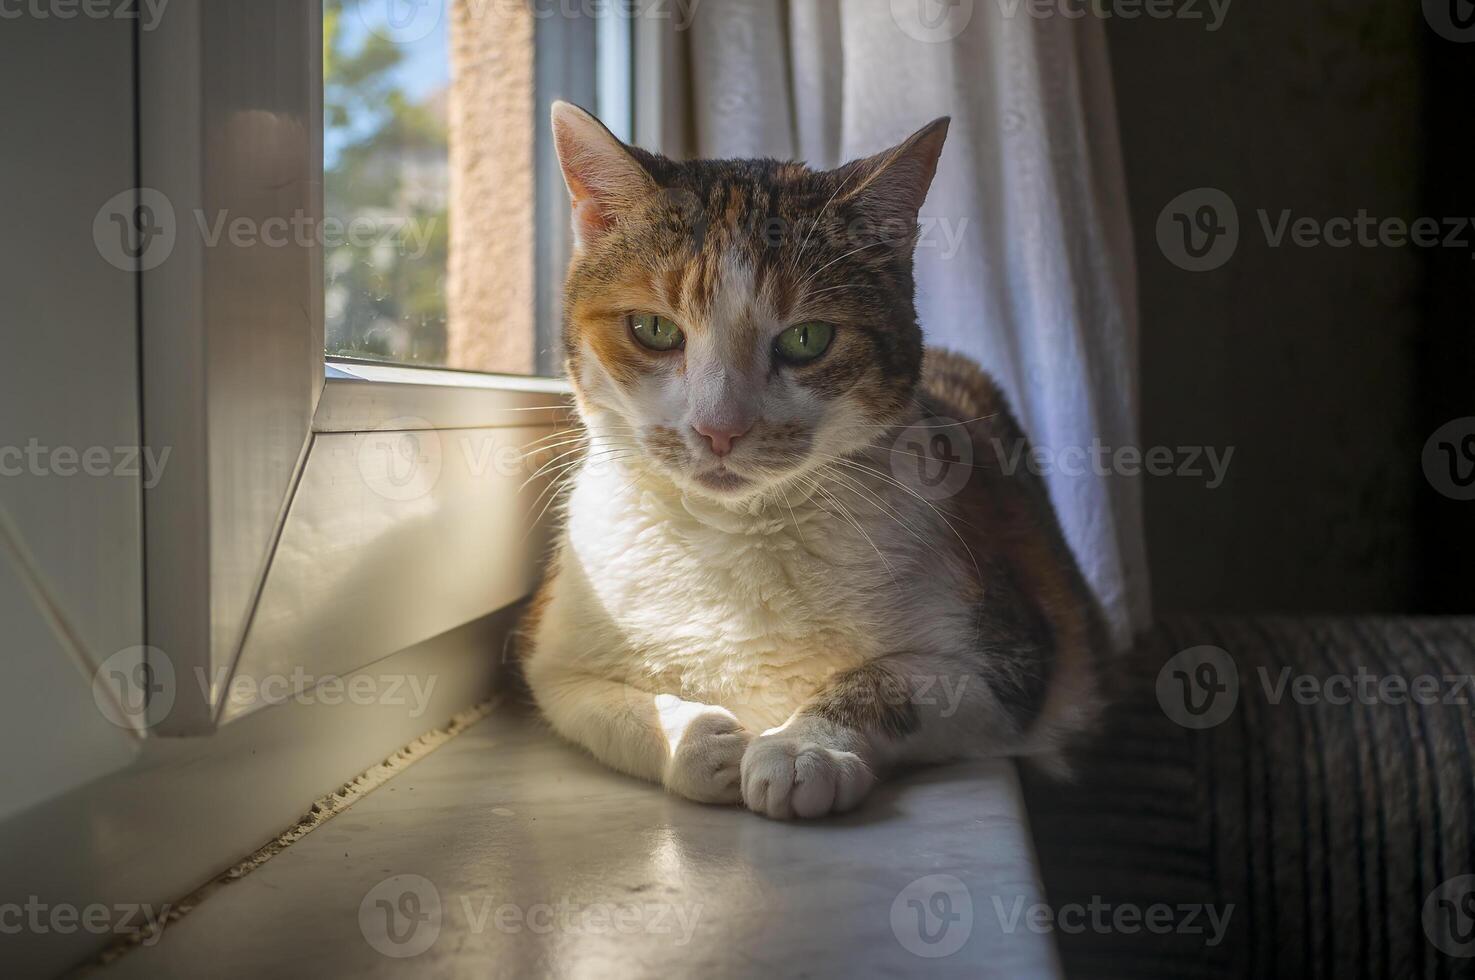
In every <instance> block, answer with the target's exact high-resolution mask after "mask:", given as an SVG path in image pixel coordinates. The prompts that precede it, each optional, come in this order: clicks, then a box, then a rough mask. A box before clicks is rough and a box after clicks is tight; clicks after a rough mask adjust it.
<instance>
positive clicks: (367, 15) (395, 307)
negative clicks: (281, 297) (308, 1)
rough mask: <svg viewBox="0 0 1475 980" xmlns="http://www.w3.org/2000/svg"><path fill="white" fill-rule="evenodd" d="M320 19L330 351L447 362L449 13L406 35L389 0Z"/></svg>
mask: <svg viewBox="0 0 1475 980" xmlns="http://www.w3.org/2000/svg"><path fill="white" fill-rule="evenodd" d="M431 2H432V3H434V2H437V0H431ZM323 13H324V23H323V32H324V37H323V48H324V51H323V63H324V64H323V67H324V131H323V171H324V184H325V186H324V190H325V211H326V219H327V220H326V222H325V230H324V266H325V269H324V273H325V294H324V299H325V305H326V314H327V316H326V328H327V329H326V333H327V345H326V346H327V352H328V353H329V354H338V355H350V356H356V357H369V358H375V359H381V360H390V361H397V362H401V363H407V364H423V365H438V364H444V363H445V360H446V347H447V343H446V268H447V258H448V242H449V238H448V235H449V228H448V223H449V213H448V207H449V177H450V166H449V159H448V135H447V106H448V96H449V84H450V51H449V47H448V35H447V23H446V16H445V15H444V12H443V11H442V16H440V17H438V18H436V19H435V22H434V24H433V25H432V24H425V25H424V26H423V27H421V28H419V29H417V30H416V31H415V32H414V36H405V34H404V32H402V31H396V30H395V29H394V27H393V25H392V24H390V23H389V21H388V19H387V18H388V16H389V13H390V4H389V3H387V2H386V0H325V2H324V5H323ZM422 35H423V36H422Z"/></svg>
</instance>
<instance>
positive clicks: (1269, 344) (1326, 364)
mask: <svg viewBox="0 0 1475 980" xmlns="http://www.w3.org/2000/svg"><path fill="white" fill-rule="evenodd" d="M1195 6H1196V9H1198V10H1200V11H1207V7H1206V6H1205V5H1202V4H1200V5H1195ZM1207 26H1208V22H1207V21H1204V20H1187V19H1182V18H1170V19H1159V20H1153V19H1147V18H1141V19H1137V20H1130V21H1128V20H1121V19H1113V20H1111V21H1110V22H1109V23H1108V36H1109V39H1110V43H1111V56H1112V61H1113V69H1114V74H1115V78H1116V86H1117V101H1118V105H1119V107H1120V116H1121V123H1122V129H1123V137H1124V145H1125V156H1126V170H1127V178H1128V187H1129V194H1130V197H1131V207H1132V216H1133V222H1134V225H1135V229H1136V236H1137V244H1136V248H1137V258H1138V267H1139V272H1140V277H1141V286H1142V294H1141V302H1142V365H1143V392H1142V405H1143V438H1144V441H1145V444H1147V445H1159V444H1166V445H1171V446H1179V445H1184V446H1187V445H1193V446H1203V445H1213V446H1218V447H1231V446H1232V447H1233V448H1234V452H1235V454H1234V456H1233V458H1232V461H1231V464H1230V468H1229V471H1228V478H1227V479H1226V480H1225V482H1224V484H1223V486H1222V487H1220V488H1218V489H1213V490H1210V489H1207V488H1206V487H1205V486H1204V483H1203V481H1202V480H1196V479H1191V478H1183V477H1160V478H1151V479H1149V480H1148V482H1147V486H1146V488H1145V504H1146V517H1147V532H1148V547H1149V554H1150V560H1151V563H1152V573H1153V580H1154V596H1155V600H1156V605H1157V607H1158V610H1159V611H1160V612H1171V611H1174V610H1190V609H1191V610H1210V611H1251V610H1254V611H1264V610H1324V611H1346V612H1351V611H1370V610H1402V609H1409V608H1417V607H1419V605H1420V603H1419V597H1418V596H1417V595H1416V594H1415V591H1414V585H1415V581H1416V578H1415V576H1416V574H1417V571H1418V567H1419V562H1420V555H1419V550H1420V547H1421V546H1420V543H1419V539H1418V537H1417V534H1416V519H1415V515H1416V511H1417V509H1418V507H1419V505H1420V501H1421V499H1422V498H1423V497H1425V496H1426V495H1427V493H1428V487H1427V486H1426V485H1424V483H1423V480H1422V475H1421V469H1420V452H1421V449H1422V447H1423V444H1424V441H1425V438H1426V436H1427V434H1428V432H1427V430H1425V429H1424V428H1422V426H1423V425H1424V420H1423V419H1422V418H1421V417H1420V414H1419V409H1418V406H1417V403H1416V390H1417V387H1418V384H1419V375H1418V371H1419V367H1420V360H1419V355H1418V346H1419V343H1420V338H1421V336H1422V335H1423V330H1424V324H1423V317H1424V300H1423V295H1422V288H1423V283H1424V266H1423V263H1424V262H1425V261H1427V258H1426V257H1425V256H1421V255H1419V254H1416V251H1417V250H1415V249H1411V248H1407V247H1404V248H1387V247H1373V248H1368V247H1358V246H1352V247H1346V248H1332V247H1329V246H1327V245H1321V246H1320V247H1311V248H1303V247H1296V246H1293V245H1291V244H1289V243H1285V244H1282V245H1281V246H1279V247H1275V246H1273V245H1272V244H1270V242H1269V240H1268V239H1267V236H1266V234H1265V232H1264V231H1263V229H1262V222H1261V218H1260V215H1259V214H1258V213H1257V212H1258V211H1260V210H1261V209H1263V210H1264V211H1266V212H1267V213H1268V220H1269V221H1270V222H1271V224H1272V225H1274V224H1275V223H1277V222H1278V221H1279V217H1280V212H1281V211H1282V210H1284V209H1290V211H1291V212H1292V215H1293V216H1294V217H1301V216H1310V217H1313V218H1316V219H1318V220H1325V219H1328V218H1332V217H1336V216H1346V217H1348V218H1351V217H1355V216H1356V215H1357V213H1358V211H1359V209H1364V210H1366V212H1367V213H1368V214H1369V215H1372V216H1377V217H1401V218H1409V217H1413V216H1415V215H1417V214H1420V213H1422V212H1421V211H1420V207H1421V205H1422V203H1423V202H1422V200H1421V190H1420V187H1421V183H1420V182H1421V177H1422V176H1423V167H1424V159H1423V156H1424V151H1423V149H1422V147H1423V144H1424V142H1425V141H1424V134H1423V132H1422V131H1421V112H1420V109H1421V105H1422V99H1423V91H1422V79H1421V72H1422V65H1421V51H1422V46H1423V45H1424V44H1425V43H1426V41H1427V34H1428V28H1427V27H1426V25H1424V23H1423V22H1422V20H1421V19H1420V17H1419V12H1418V7H1417V5H1413V6H1410V7H1407V9H1405V6H1404V5H1393V4H1385V5H1371V4H1362V5H1354V4H1346V3H1335V4H1331V5H1324V4H1310V3H1296V4H1270V5H1266V4H1232V5H1231V6H1229V7H1228V9H1227V12H1226V13H1225V15H1224V17H1223V20H1222V23H1221V25H1220V26H1219V29H1218V30H1214V31H1210V30H1208V29H1206V28H1207ZM1203 187H1209V188H1217V189H1219V190H1222V191H1223V192H1224V193H1225V194H1227V195H1228V197H1229V198H1230V199H1231V200H1232V201H1233V203H1234V205H1235V209H1236V211H1237V213H1238V219H1239V228H1240V237H1239V243H1238V246H1237V248H1236V249H1235V251H1234V252H1233V254H1232V256H1231V257H1230V258H1229V259H1228V261H1226V262H1225V263H1224V264H1223V265H1221V266H1219V267H1218V268H1215V269H1213V270H1211V271H1204V272H1189V271H1184V270H1183V269H1181V268H1179V267H1177V266H1176V265H1174V264H1173V263H1172V262H1171V261H1169V259H1168V257H1167V256H1166V254H1165V252H1164V251H1163V249H1162V248H1161V247H1160V245H1159V241H1158V236H1157V233H1156V226H1157V224H1158V220H1159V215H1160V214H1161V213H1162V212H1163V210H1164V208H1165V206H1167V205H1168V204H1169V202H1170V201H1172V200H1173V198H1175V197H1176V196H1177V195H1179V194H1181V193H1183V192H1185V191H1189V190H1191V189H1195V188H1203ZM1466 268H1467V269H1468V263H1466ZM1466 377H1467V378H1468V375H1466Z"/></svg>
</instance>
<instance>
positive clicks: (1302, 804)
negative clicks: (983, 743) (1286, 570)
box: [1025, 618, 1475, 980]
mask: <svg viewBox="0 0 1475 980" xmlns="http://www.w3.org/2000/svg"><path fill="white" fill-rule="evenodd" d="M1205 645H1208V646H1213V647H1219V648H1222V649H1223V650H1224V651H1227V652H1228V654H1229V656H1230V657H1231V658H1232V660H1233V664H1234V668H1235V671H1237V675H1238V682H1237V694H1238V700H1237V702H1235V703H1234V707H1233V709H1232V711H1230V712H1229V713H1228V715H1227V717H1224V718H1223V720H1222V721H1219V723H1218V724H1216V725H1213V726H1212V727H1205V728H1199V729H1191V728H1188V727H1184V726H1183V725H1180V724H1178V723H1175V722H1174V721H1172V720H1171V719H1170V717H1169V711H1168V710H1165V708H1164V703H1165V702H1169V708H1170V709H1172V710H1173V711H1174V712H1175V713H1178V714H1179V715H1180V717H1182V715H1181V710H1180V709H1181V706H1182V702H1181V701H1180V702H1179V703H1178V705H1176V706H1174V705H1173V704H1171V703H1170V702H1172V701H1173V699H1174V698H1179V697H1182V696H1184V695H1183V694H1182V691H1183V684H1184V683H1185V682H1184V680H1183V678H1182V677H1179V676H1166V677H1165V679H1164V682H1163V684H1161V685H1160V683H1159V679H1160V674H1164V673H1166V674H1167V675H1171V674H1173V672H1174V670H1175V669H1176V668H1181V667H1182V664H1181V663H1180V662H1177V661H1175V664H1169V660H1170V658H1173V657H1174V656H1175V655H1176V654H1179V653H1180V652H1182V651H1188V650H1191V649H1194V648H1199V647H1201V646H1205ZM1201 656H1202V654H1201V653H1193V654H1191V655H1189V657H1188V659H1189V660H1190V661H1192V660H1193V659H1194V658H1198V657H1201ZM1180 660H1181V658H1180ZM1226 663H1227V661H1226ZM1175 665H1176V668H1175ZM1165 666H1166V668H1167V669H1166V671H1165ZM1191 666H1192V665H1191V664H1190V665H1189V668H1190V669H1189V672H1188V674H1187V675H1186V676H1188V677H1190V678H1193V677H1194V676H1197V675H1194V674H1193V673H1192V669H1191ZM1287 668H1289V670H1287ZM1226 673H1227V671H1226ZM1359 673H1361V675H1362V676H1361V677H1359ZM1472 675H1475V620H1468V619H1405V618H1396V619H1395V618H1383V619H1331V618H1325V619H1291V618H1180V619H1176V620H1171V621H1169V622H1167V623H1165V624H1164V625H1163V626H1162V627H1160V628H1159V629H1158V630H1157V632H1156V633H1154V634H1153V635H1152V636H1151V637H1150V638H1148V639H1147V640H1146V641H1145V642H1144V643H1142V644H1141V645H1140V646H1139V648H1138V650H1137V651H1136V652H1135V653H1133V654H1132V655H1131V656H1130V657H1129V658H1127V660H1126V661H1125V662H1124V663H1123V665H1122V667H1121V670H1120V671H1119V674H1118V678H1119V682H1120V690H1119V691H1118V693H1117V697H1116V702H1115V706H1114V708H1113V709H1112V711H1111V713H1110V714H1109V716H1108V726H1107V731H1106V732H1105V734H1104V735H1103V736H1102V737H1100V738H1098V739H1097V740H1095V741H1093V742H1092V743H1091V744H1090V745H1088V746H1085V747H1084V748H1083V750H1082V751H1081V752H1080V753H1079V754H1078V755H1077V757H1076V758H1077V769H1078V779H1077V781H1076V782H1075V783H1074V784H1071V785H1059V784H1051V783H1049V782H1048V781H1047V780H1046V779H1044V778H1042V777H1038V776H1035V775H1033V774H1030V773H1026V774H1025V778H1026V786H1027V792H1028V796H1029V808H1030V814H1031V819H1032V821H1033V824H1034V831H1035V837H1036V843H1037V846H1038V849H1039V852H1040V860H1041V866H1042V868H1043V872H1044V877H1045V885H1046V890H1047V892H1048V893H1049V896H1050V905H1051V907H1052V908H1053V909H1054V910H1055V913H1056V914H1057V915H1058V914H1060V913H1061V911H1062V910H1063V909H1065V908H1066V907H1067V906H1070V905H1072V904H1074V905H1078V906H1081V907H1084V908H1085V909H1087V910H1089V909H1090V908H1091V906H1092V903H1093V902H1094V903H1095V907H1096V908H1097V909H1098V914H1097V917H1096V919H1095V920H1094V923H1093V920H1092V919H1091V918H1090V917H1089V913H1087V914H1086V915H1085V916H1081V915H1077V916H1075V917H1074V918H1071V919H1070V921H1069V924H1070V925H1071V926H1072V928H1071V930H1070V931H1069V932H1066V931H1065V930H1064V929H1063V928H1057V929H1056V930H1055V936H1056V940H1057V942H1058V944H1059V946H1060V950H1061V955H1062V958H1063V960H1064V963H1065V967H1066V972H1067V975H1068V976H1070V977H1073V978H1076V977H1079V978H1123V980H1151V978H1164V980H1185V978H1193V977H1205V978H1220V977H1245V978H1255V980H1262V978H1278V977H1279V978H1297V980H1299V978H1327V980H1333V978H1335V980H1354V978H1384V977H1398V978H1404V977H1410V978H1441V980H1442V978H1451V980H1453V978H1469V977H1475V878H1471V879H1468V880H1467V881H1463V882H1462V881H1459V880H1455V881H1453V882H1451V879H1458V878H1459V877H1460V876H1462V875H1475V851H1472V831H1475V766H1472V763H1471V758H1472V754H1475V749H1472V743H1475V717H1472V712H1475V690H1471V689H1470V686H1469V685H1470V684H1471V683H1472V682H1471V676H1472ZM1421 677H1423V678H1428V679H1425V680H1415V679H1416V678H1421ZM1339 678H1345V680H1343V679H1339ZM1389 678H1399V679H1401V680H1388V679H1389ZM1200 679H1202V680H1208V679H1216V680H1217V681H1218V682H1219V683H1221V684H1222V683H1225V682H1224V681H1223V676H1222V674H1210V675H1208V676H1207V677H1200ZM1400 685H1408V686H1409V687H1410V688H1411V690H1412V691H1413V692H1414V694H1417V696H1418V698H1419V699H1420V700H1424V701H1428V700H1431V699H1432V700H1435V701H1437V702H1438V703H1434V704H1421V703H1416V701H1415V697H1414V696H1413V694H1410V695H1407V696H1400V695H1399V693H1398V692H1399V690H1400ZM1420 685H1421V686H1420ZM1220 693H1221V694H1223V693H1224V692H1220ZM1344 700H1348V701H1350V703H1333V702H1338V701H1344ZM1445 701H1453V702H1457V703H1444V702H1445ZM1397 702H1402V703H1397ZM1210 720H1212V719H1210ZM1190 723H1193V724H1199V723H1201V722H1199V721H1195V720H1194V719H1192V718H1190ZM1446 883H1448V884H1446ZM1441 885H1443V886H1444V888H1443V890H1442V891H1440V888H1441ZM1159 903H1162V904H1164V905H1166V906H1169V907H1171V908H1172V909H1173V910H1174V911H1173V913H1172V920H1171V921H1172V922H1173V924H1174V925H1173V927H1172V928H1170V929H1169V930H1168V931H1157V932H1153V931H1149V930H1148V929H1146V928H1144V927H1142V926H1140V925H1137V926H1135V927H1134V923H1136V922H1137V921H1138V919H1137V916H1140V915H1143V914H1146V912H1145V910H1147V909H1148V908H1149V907H1151V906H1154V905H1157V904H1159ZM1209 905H1212V906H1214V907H1215V909H1216V911H1217V912H1218V913H1219V914H1220V915H1221V916H1222V915H1224V914H1226V912H1227V914H1228V915H1229V919H1228V925H1227V928H1226V929H1225V930H1224V931H1223V937H1222V941H1220V942H1218V943H1217V944H1213V943H1212V938H1213V937H1212V934H1211V931H1210V930H1208V928H1207V921H1206V918H1205V916H1204V915H1203V913H1202V912H1200V914H1199V915H1197V916H1195V917H1194V919H1193V920H1192V921H1188V922H1186V926H1187V927H1186V928H1179V927H1178V926H1179V924H1183V923H1185V920H1188V918H1189V915H1190V912H1189V911H1188V909H1189V908H1190V907H1199V908H1200V909H1202V908H1203V907H1205V906H1209ZM1230 906H1232V911H1227V910H1228V908H1229V907H1230ZM1123 907H1126V908H1127V909H1128V912H1127V913H1126V914H1127V916H1128V917H1127V918H1125V919H1119V920H1113V919H1112V915H1113V914H1115V913H1116V910H1117V909H1119V908H1123ZM1158 914H1159V915H1160V916H1162V918H1161V919H1160V920H1159V924H1160V925H1161V923H1162V922H1164V921H1166V920H1167V916H1166V913H1162V912H1159V913H1158ZM1066 921H1067V920H1066V919H1064V918H1062V919H1061V920H1060V923H1061V925H1064V924H1066ZM1114 921H1116V922H1121V923H1124V925H1122V926H1120V927H1119V926H1118V925H1115V924H1113V922H1114ZM1195 925H1197V926H1200V927H1203V931H1197V930H1195V928H1194V926H1195ZM1467 940H1468V941H1467Z"/></svg>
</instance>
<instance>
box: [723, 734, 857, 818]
mask: <svg viewBox="0 0 1475 980" xmlns="http://www.w3.org/2000/svg"><path fill="white" fill-rule="evenodd" d="M874 785H876V777H875V774H873V773H872V772H871V769H870V767H869V766H867V765H866V764H865V762H864V761H863V760H862V759H861V757H860V756H858V755H856V754H855V753H854V752H842V751H839V750H837V749H828V748H825V747H824V746H822V745H819V744H818V743H816V742H813V741H810V740H808V739H804V738H796V737H795V736H793V735H786V734H783V733H775V734H773V735H764V736H762V737H761V738H756V739H754V740H753V743H752V744H751V745H749V746H748V752H747V754H746V755H744V756H743V802H744V803H746V804H747V806H748V809H750V810H753V811H754V812H756V813H761V814H763V815H764V816H768V817H774V818H776V819H779V820H787V819H788V818H790V817H822V816H824V815H825V814H827V813H843V812H845V811H846V810H849V809H851V808H853V807H854V806H855V805H856V804H857V803H859V802H860V801H861V800H863V799H864V798H865V795H866V794H867V793H869V792H870V791H871V787H872V786H874Z"/></svg>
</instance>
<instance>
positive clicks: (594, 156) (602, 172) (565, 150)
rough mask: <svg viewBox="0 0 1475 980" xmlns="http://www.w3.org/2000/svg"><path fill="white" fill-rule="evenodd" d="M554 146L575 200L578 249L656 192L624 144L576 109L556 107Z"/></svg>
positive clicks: (575, 232) (575, 234)
mask: <svg viewBox="0 0 1475 980" xmlns="http://www.w3.org/2000/svg"><path fill="white" fill-rule="evenodd" d="M553 147H554V149H555V150H557V152H558V164H559V166H560V167H562V168H563V181H564V183H565V184H567V185H568V192H569V197H570V198H571V199H572V201H573V211H574V239H575V242H576V244H578V245H585V244H588V243H590V242H593V241H595V240H597V239H598V238H599V237H600V236H601V235H603V234H604V233H605V232H607V231H608V230H609V229H610V228H611V227H612V226H613V225H614V224H615V222H616V221H617V220H619V216H620V213H621V212H622V211H624V210H625V209H627V208H629V207H631V206H633V205H635V204H637V203H638V202H640V201H642V200H644V199H645V198H647V197H649V196H650V195H651V194H654V193H655V191H656V185H655V181H653V180H652V179H651V176H650V174H648V173H647V172H646V170H645V168H644V167H642V166H641V165H640V162H639V161H638V160H636V159H635V157H633V156H631V155H630V151H629V149H628V148H627V147H626V146H625V144H624V143H621V142H620V141H619V139H618V138H616V136H615V134H614V133H611V132H610V131H609V130H608V129H605V127H604V124H603V123H601V122H600V121H599V120H598V119H595V118H594V117H593V116H592V115H590V114H589V113H587V112H585V111H584V110H583V109H580V108H579V107H578V106H576V105H572V104H570V103H568V102H562V101H559V102H554V103H553Z"/></svg>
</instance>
